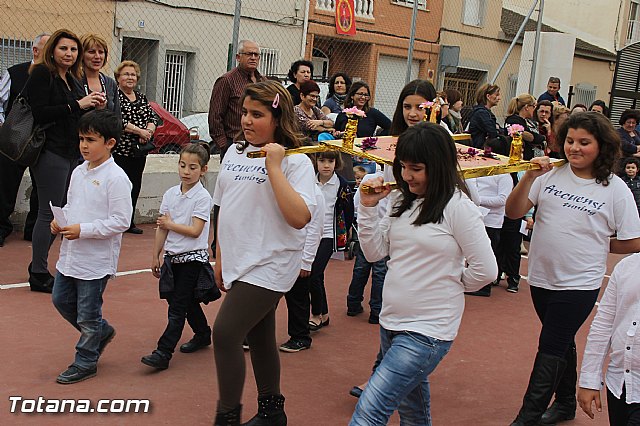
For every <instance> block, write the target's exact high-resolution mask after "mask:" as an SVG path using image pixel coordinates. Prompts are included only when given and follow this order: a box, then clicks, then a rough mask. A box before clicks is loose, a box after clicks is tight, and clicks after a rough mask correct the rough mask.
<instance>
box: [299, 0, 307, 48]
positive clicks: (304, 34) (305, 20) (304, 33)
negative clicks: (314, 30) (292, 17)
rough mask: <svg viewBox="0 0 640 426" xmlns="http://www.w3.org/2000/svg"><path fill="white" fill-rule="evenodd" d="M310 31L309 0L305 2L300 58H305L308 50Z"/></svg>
mask: <svg viewBox="0 0 640 426" xmlns="http://www.w3.org/2000/svg"><path fill="white" fill-rule="evenodd" d="M308 30H309V0H305V2H304V22H303V24H302V45H301V46H300V57H301V58H304V54H305V52H306V50H307V31H308Z"/></svg>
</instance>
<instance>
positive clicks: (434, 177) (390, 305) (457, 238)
mask: <svg viewBox="0 0 640 426" xmlns="http://www.w3.org/2000/svg"><path fill="white" fill-rule="evenodd" d="M393 172H394V175H395V177H396V182H398V183H399V186H400V189H399V191H398V192H397V193H394V194H395V195H396V197H395V198H394V199H392V200H390V207H391V208H390V209H389V213H388V215H387V216H386V217H385V218H383V219H380V218H379V216H378V209H377V204H378V202H379V201H380V200H381V199H383V198H385V197H387V196H388V195H389V194H390V193H391V189H390V188H389V187H388V186H387V187H385V186H384V184H383V180H382V178H381V177H377V178H374V179H370V180H369V181H367V182H363V184H366V185H369V186H372V187H373V188H374V189H375V191H376V192H375V193H374V194H365V193H360V206H359V209H358V214H359V220H360V223H359V234H360V244H361V246H362V250H363V251H364V254H365V256H366V258H367V260H369V261H376V260H379V259H381V258H383V257H385V256H389V257H390V260H389V262H388V266H389V270H388V272H387V276H386V279H385V284H384V289H383V298H382V300H383V304H382V311H381V313H380V350H381V354H382V361H381V363H380V365H379V366H378V368H376V370H375V372H374V373H373V375H372V376H371V378H370V379H369V384H368V385H367V387H366V388H365V389H364V392H363V393H362V395H361V396H360V399H359V401H358V404H357V406H356V409H355V412H354V414H353V417H352V418H351V422H350V423H349V424H350V425H371V424H387V422H388V420H389V417H390V416H391V414H392V413H393V412H394V411H395V410H398V412H399V414H400V422H401V423H402V424H431V414H430V390H429V375H430V374H431V373H432V372H433V371H434V370H435V368H436V367H437V366H438V364H439V363H440V361H441V360H442V358H443V357H444V356H445V355H446V354H447V352H448V351H449V349H450V347H451V344H452V343H453V340H454V338H455V336H456V334H457V331H458V328H459V326H460V321H461V319H462V313H463V310H464V294H463V293H464V291H475V290H478V289H479V288H481V287H483V286H484V285H486V284H487V283H490V282H491V281H492V280H494V279H495V277H496V275H497V273H498V268H497V265H496V261H495V258H494V256H493V254H492V252H491V243H490V241H489V238H488V237H487V234H486V233H485V231H484V229H483V223H482V217H481V215H480V212H479V210H478V209H477V207H476V206H475V205H474V204H473V203H472V202H471V200H470V199H469V198H468V197H467V195H466V186H465V184H464V182H463V181H462V180H461V178H460V175H459V174H458V172H459V166H458V162H457V154H456V149H455V145H454V143H453V141H452V139H451V136H449V134H448V133H447V131H446V130H445V129H443V128H442V127H441V126H438V125H436V124H432V123H419V124H417V125H415V126H413V127H411V128H409V129H407V130H406V131H405V132H404V133H402V134H401V135H400V137H399V138H398V143H397V147H396V157H395V160H394V163H393Z"/></svg>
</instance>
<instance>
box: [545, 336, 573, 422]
mask: <svg viewBox="0 0 640 426" xmlns="http://www.w3.org/2000/svg"><path fill="white" fill-rule="evenodd" d="M577 356H578V354H577V352H576V345H575V343H574V344H573V345H571V347H570V348H569V350H567V354H566V355H565V360H566V361H567V366H566V367H565V369H564V373H563V374H562V377H561V378H560V382H558V387H557V389H556V399H555V401H553V404H551V407H549V409H548V410H547V411H545V413H544V414H543V415H542V419H540V424H541V425H555V424H556V423H560V422H564V421H567V420H573V419H574V418H575V417H576V384H577V381H578V371H577V368H578V358H577Z"/></svg>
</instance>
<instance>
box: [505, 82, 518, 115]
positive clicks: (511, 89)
mask: <svg viewBox="0 0 640 426" xmlns="http://www.w3.org/2000/svg"><path fill="white" fill-rule="evenodd" d="M517 91H518V74H509V80H508V85H507V96H506V99H513V98H515V97H516V96H517V95H518V94H517V93H516V92H517ZM502 105H503V108H504V113H505V115H506V114H507V110H508V109H509V101H508V100H507V102H504V101H503V102H502Z"/></svg>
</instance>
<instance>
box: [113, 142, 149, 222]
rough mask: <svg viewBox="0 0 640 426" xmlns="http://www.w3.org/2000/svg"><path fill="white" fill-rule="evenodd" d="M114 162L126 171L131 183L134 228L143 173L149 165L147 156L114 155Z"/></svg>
mask: <svg viewBox="0 0 640 426" xmlns="http://www.w3.org/2000/svg"><path fill="white" fill-rule="evenodd" d="M113 160H114V161H115V162H116V164H117V165H118V166H120V168H122V170H124V172H125V173H126V174H127V177H128V178H129V180H130V181H131V185H132V187H131V204H132V205H133V213H132V214H131V226H134V222H133V218H134V217H135V215H136V204H137V202H138V197H139V196H140V188H142V173H143V172H144V166H145V165H146V164H147V156H146V155H145V156H143V157H126V156H124V155H118V154H113Z"/></svg>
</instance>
